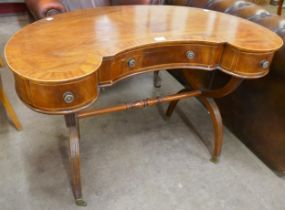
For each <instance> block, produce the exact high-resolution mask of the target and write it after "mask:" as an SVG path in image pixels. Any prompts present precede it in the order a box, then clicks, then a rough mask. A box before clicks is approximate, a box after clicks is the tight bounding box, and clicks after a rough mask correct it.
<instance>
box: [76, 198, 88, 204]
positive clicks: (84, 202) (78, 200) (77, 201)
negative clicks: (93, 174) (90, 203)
mask: <svg viewBox="0 0 285 210" xmlns="http://www.w3.org/2000/svg"><path fill="white" fill-rule="evenodd" d="M75 203H76V205H77V206H87V202H86V201H84V200H83V199H82V198H80V199H76V200H75Z"/></svg>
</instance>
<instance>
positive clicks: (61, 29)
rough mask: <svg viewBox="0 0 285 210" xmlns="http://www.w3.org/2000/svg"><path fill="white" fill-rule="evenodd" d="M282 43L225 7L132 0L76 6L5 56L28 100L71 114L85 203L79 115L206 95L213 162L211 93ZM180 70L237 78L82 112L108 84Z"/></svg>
mask: <svg viewBox="0 0 285 210" xmlns="http://www.w3.org/2000/svg"><path fill="white" fill-rule="evenodd" d="M282 44H283V42H282V40H281V39H280V38H279V37H278V36H277V35H275V34H274V33H273V32H271V31H269V30H267V29H265V28H263V27H261V26H258V25H256V24H253V23H251V22H248V21H246V20H243V19H240V18H237V17H233V16H229V15H226V14H222V13H217V12H211V11H208V10H200V9H193V8H183V7H170V6H124V7H104V8H97V9H90V10H84V11H76V12H72V13H68V14H63V15H57V16H55V17H52V18H46V19H43V20H41V21H38V22H36V23H33V24H31V25H29V26H27V27H25V28H24V29H22V30H21V31H19V32H18V33H16V34H15V35H14V36H13V37H12V38H11V39H10V41H9V42H8V44H7V46H6V48H5V55H6V59H7V62H8V64H9V67H10V69H11V70H12V71H13V73H14V76H15V83H16V90H17V93H18V95H19V97H20V98H21V99H22V100H23V102H24V103H26V104H27V105H28V106H30V107H31V108H33V109H35V110H37V111H40V112H44V113H49V114H62V115H64V116H65V120H66V125H67V127H68V128H69V130H70V140H69V154H70V169H71V182H72V189H73V193H74V197H75V200H76V203H77V204H78V205H81V206H84V205H86V202H85V201H84V200H83V198H82V190H81V179H80V151H79V139H80V135H79V125H78V119H80V118H85V117H91V116H95V115H99V114H105V113H111V112H115V111H122V110H126V109H131V108H144V107H146V106H151V105H155V104H157V103H163V102H172V103H171V104H170V106H169V109H168V111H167V114H168V115H169V116H170V115H171V113H172V112H173V110H174V109H175V106H176V104H177V103H178V101H179V100H180V99H184V98H188V97H198V98H199V99H200V100H201V102H202V103H203V104H204V106H205V107H206V109H207V110H208V111H209V113H210V116H211V119H212V121H213V125H214V129H215V139H214V146H213V148H214V149H213V151H212V160H214V161H216V160H217V159H218V158H219V156H220V153H221V149H222V142H223V124H222V119H221V116H220V112H219V109H218V107H217V105H216V104H215V102H214V100H213V99H212V98H207V97H222V96H225V95H227V94H229V93H231V92H232V91H234V90H235V89H236V88H237V87H238V86H239V84H240V83H241V80H242V79H247V78H249V79H252V78H259V77H262V76H264V75H266V74H267V73H268V71H269V66H270V62H271V60H272V57H273V55H274V53H275V51H276V50H277V49H279V48H280V47H281V46H282ZM177 68H183V69H202V70H208V71H213V70H216V69H220V70H222V71H224V72H225V73H227V74H229V75H231V76H232V77H233V78H232V80H231V81H230V82H229V84H226V85H225V87H223V88H220V89H217V90H214V91H204V90H203V89H200V88H199V87H197V88H196V87H194V90H188V89H187V90H185V91H182V92H181V93H178V94H174V95H170V96H164V97H161V98H151V99H144V100H141V101H137V102H133V103H126V104H123V105H117V106H113V107H108V108H103V109H99V110H98V109H95V110H94V109H93V110H92V109H91V110H84V111H82V109H85V108H86V106H88V105H89V104H91V103H92V102H93V101H95V100H96V99H97V97H98V95H99V88H100V87H102V86H108V85H112V84H114V83H115V82H117V81H119V80H121V79H123V78H126V77H129V76H132V75H135V74H138V73H143V72H147V71H158V70H165V69H177ZM155 75H156V79H155V81H156V82H157V81H158V79H157V76H158V74H157V73H156V74H155ZM156 85H158V84H156Z"/></svg>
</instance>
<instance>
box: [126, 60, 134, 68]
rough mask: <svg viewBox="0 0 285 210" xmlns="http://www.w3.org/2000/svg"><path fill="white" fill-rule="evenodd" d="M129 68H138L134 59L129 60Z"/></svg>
mask: <svg viewBox="0 0 285 210" xmlns="http://www.w3.org/2000/svg"><path fill="white" fill-rule="evenodd" d="M128 66H129V67H130V68H134V67H135V66H136V60H135V59H133V58H131V59H129V61H128Z"/></svg>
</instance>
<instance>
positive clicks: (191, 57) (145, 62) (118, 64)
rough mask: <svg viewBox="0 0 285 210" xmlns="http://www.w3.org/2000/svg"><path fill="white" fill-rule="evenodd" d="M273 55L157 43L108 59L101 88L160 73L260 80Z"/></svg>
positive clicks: (206, 45) (223, 47)
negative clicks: (216, 72) (194, 72)
mask: <svg viewBox="0 0 285 210" xmlns="http://www.w3.org/2000/svg"><path fill="white" fill-rule="evenodd" d="M273 55H274V52H272V51H270V52H260V51H257V52H245V51H242V50H240V49H237V48H235V47H233V46H231V45H228V44H227V43H221V44H217V43H208V42H204V43H203V42H197V43H195V42H193V43H157V44H152V45H147V46H140V47H137V48H136V49H131V50H127V51H124V52H121V53H119V54H117V55H115V56H111V57H105V58H104V59H103V62H102V64H101V66H100V68H99V69H98V73H99V84H100V85H102V86H108V85H112V84H113V83H115V82H117V81H119V80H121V79H124V78H126V77H129V76H132V75H135V74H138V73H142V72H147V71H156V70H161V69H178V68H184V69H202V70H208V71H209V70H215V69H220V70H221V71H223V72H225V73H227V74H230V75H233V76H236V77H239V78H248V79H250V78H259V77H263V76H265V75H266V74H267V73H268V72H269V67H270V63H271V61H272V58H273Z"/></svg>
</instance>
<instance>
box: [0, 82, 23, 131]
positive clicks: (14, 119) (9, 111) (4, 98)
mask: <svg viewBox="0 0 285 210" xmlns="http://www.w3.org/2000/svg"><path fill="white" fill-rule="evenodd" d="M0 80H1V77H0ZM0 102H1V103H2V104H3V106H4V108H5V110H6V112H7V115H8V117H9V119H10V120H11V122H12V123H13V125H14V126H15V128H16V129H17V130H21V129H22V125H21V123H20V121H19V119H18V117H17V114H16V113H15V111H14V109H13V107H12V105H11V103H10V101H9V100H8V98H7V96H6V95H5V93H4V90H3V87H2V84H1V81H0Z"/></svg>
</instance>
